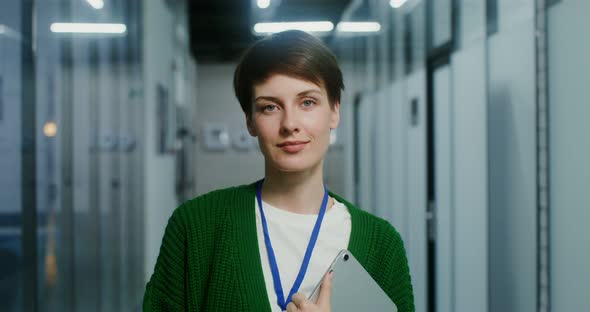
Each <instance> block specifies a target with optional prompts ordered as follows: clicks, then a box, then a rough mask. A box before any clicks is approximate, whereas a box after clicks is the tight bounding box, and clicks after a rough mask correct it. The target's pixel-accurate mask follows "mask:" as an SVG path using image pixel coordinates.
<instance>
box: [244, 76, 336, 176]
mask: <svg viewBox="0 0 590 312" xmlns="http://www.w3.org/2000/svg"><path fill="white" fill-rule="evenodd" d="M339 109H340V105H339V103H335V105H334V107H333V108H332V107H330V102H329V101H328V94H327V91H326V89H325V88H324V87H322V86H318V85H316V84H314V83H312V82H309V81H306V80H301V79H298V78H293V77H290V76H286V75H281V74H276V75H272V76H271V77H270V78H269V79H267V80H266V81H265V82H263V83H261V84H259V85H256V86H255V87H254V104H253V111H252V115H251V117H250V118H248V119H247V124H248V131H249V132H250V134H251V135H253V136H256V137H258V143H259V145H260V149H261V151H262V154H263V155H264V158H265V160H266V163H267V165H270V166H272V167H274V168H275V169H277V170H279V171H283V172H298V171H304V170H307V169H311V168H314V167H315V166H317V165H321V163H322V160H323V158H324V155H325V154H326V151H327V150H328V145H329V142H330V129H333V128H336V127H337V126H338V122H339V120H340V112H339Z"/></svg>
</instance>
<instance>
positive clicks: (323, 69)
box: [234, 30, 344, 116]
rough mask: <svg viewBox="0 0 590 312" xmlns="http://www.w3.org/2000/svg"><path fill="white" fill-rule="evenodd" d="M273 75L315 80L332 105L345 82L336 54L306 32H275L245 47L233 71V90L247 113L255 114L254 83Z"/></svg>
mask: <svg viewBox="0 0 590 312" xmlns="http://www.w3.org/2000/svg"><path fill="white" fill-rule="evenodd" d="M274 74H284V75H287V76H291V77H296V78H299V79H303V80H307V81H310V82H313V83H315V84H317V85H318V86H322V87H324V88H325V89H326V91H327V93H328V99H329V101H330V105H331V106H332V107H333V106H334V104H335V103H336V102H340V93H341V91H342V90H343V89H344V82H343V80H342V72H341V71H340V67H338V62H337V61H336V56H335V55H334V54H333V53H332V52H331V51H330V49H328V47H327V46H326V45H324V43H322V41H321V40H320V39H318V38H316V37H315V36H313V35H310V34H308V33H306V32H303V31H299V30H289V31H284V32H280V33H276V34H273V35H270V36H268V37H266V38H263V39H261V40H259V41H257V42H256V43H254V44H253V45H252V46H251V47H250V48H248V50H246V52H245V53H244V55H243V56H242V58H241V60H240V62H239V64H238V66H237V67H236V71H235V72H234V92H235V93H236V97H237V98H238V101H239V102H240V106H241V107H242V110H243V111H244V113H245V114H246V116H250V115H251V113H252V100H253V97H254V95H253V92H254V86H255V85H256V84H259V83H262V82H264V81H265V80H266V79H268V78H269V77H270V76H271V75H274Z"/></svg>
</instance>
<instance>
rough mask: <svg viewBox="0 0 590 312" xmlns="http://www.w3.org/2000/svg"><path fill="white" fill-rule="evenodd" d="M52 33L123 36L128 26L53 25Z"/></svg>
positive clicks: (93, 24) (92, 24)
mask: <svg viewBox="0 0 590 312" xmlns="http://www.w3.org/2000/svg"><path fill="white" fill-rule="evenodd" d="M51 31H52V32H54V33H86V34H122V33H125V32H126V31H127V26H125V24H95V23H53V24H51Z"/></svg>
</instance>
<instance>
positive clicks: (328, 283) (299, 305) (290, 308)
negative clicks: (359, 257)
mask: <svg viewBox="0 0 590 312" xmlns="http://www.w3.org/2000/svg"><path fill="white" fill-rule="evenodd" d="M333 277H334V272H330V273H328V274H326V275H325V276H324V280H323V281H322V286H320V294H319V296H318V302H317V303H313V302H311V301H309V300H307V298H306V297H305V295H304V294H302V293H299V292H298V293H295V294H294V295H293V297H291V302H289V304H288V305H287V312H296V311H297V312H330V297H331V294H332V278H333Z"/></svg>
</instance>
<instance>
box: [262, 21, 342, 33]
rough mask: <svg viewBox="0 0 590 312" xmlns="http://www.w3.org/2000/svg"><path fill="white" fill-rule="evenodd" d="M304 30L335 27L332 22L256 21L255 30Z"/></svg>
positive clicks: (267, 31)
mask: <svg viewBox="0 0 590 312" xmlns="http://www.w3.org/2000/svg"><path fill="white" fill-rule="evenodd" d="M292 29H297V30H302V31H306V32H326V31H332V29H334V24H332V22H285V23H256V25H254V31H255V32H257V33H259V34H263V33H266V34H268V33H276V32H281V31H285V30H292Z"/></svg>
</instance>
